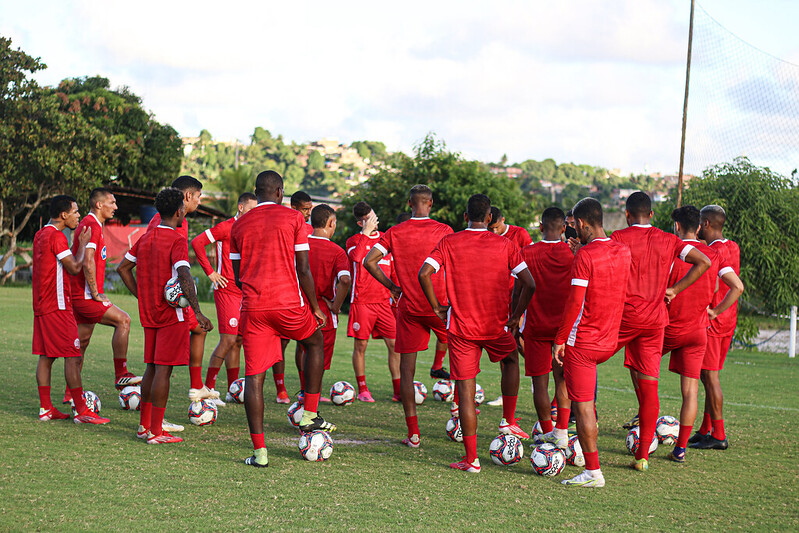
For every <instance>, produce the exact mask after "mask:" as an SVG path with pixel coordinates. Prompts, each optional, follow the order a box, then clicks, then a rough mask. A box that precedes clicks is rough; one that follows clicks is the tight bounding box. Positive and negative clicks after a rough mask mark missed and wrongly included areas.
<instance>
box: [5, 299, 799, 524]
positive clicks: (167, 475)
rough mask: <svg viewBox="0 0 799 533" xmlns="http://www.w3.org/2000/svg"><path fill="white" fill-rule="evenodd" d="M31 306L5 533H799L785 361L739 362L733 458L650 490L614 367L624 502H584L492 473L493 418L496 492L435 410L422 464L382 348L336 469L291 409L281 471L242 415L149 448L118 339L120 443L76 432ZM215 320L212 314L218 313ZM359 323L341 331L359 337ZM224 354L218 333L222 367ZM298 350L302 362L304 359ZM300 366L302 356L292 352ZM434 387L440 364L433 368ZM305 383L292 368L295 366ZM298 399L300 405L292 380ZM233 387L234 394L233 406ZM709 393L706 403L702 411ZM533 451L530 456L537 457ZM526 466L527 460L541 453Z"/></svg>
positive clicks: (711, 455)
mask: <svg viewBox="0 0 799 533" xmlns="http://www.w3.org/2000/svg"><path fill="white" fill-rule="evenodd" d="M30 298H31V291H30V289H29V288H5V289H2V288H0V333H1V334H2V339H3V341H2V344H1V345H0V360H2V361H3V367H2V369H3V375H4V377H5V380H4V385H3V387H0V411H2V416H0V449H2V453H0V457H1V458H2V470H0V530H15V531H18V530H67V531H77V530H120V529H132V530H145V529H163V528H169V529H177V530H188V529H196V530H210V529H214V530H240V529H255V530H310V529H315V530H328V529H332V530H335V531H339V530H356V529H358V530H364V529H369V530H390V531H400V530H409V529H412V530H431V529H438V530H445V531H449V530H455V529H467V530H508V529H514V530H521V529H522V528H525V529H527V528H535V529H553V530H554V529H562V528H563V527H564V526H565V527H576V528H579V529H581V530H589V529H604V530H633V529H642V528H643V529H648V530H649V529H653V530H664V531H665V530H669V531H673V530H682V529H687V528H690V527H693V528H703V529H705V528H709V529H719V528H724V529H729V528H736V529H747V530H776V529H793V530H796V529H797V527H799V512H798V511H797V510H798V509H799V498H797V496H798V495H799V494H798V490H799V479H797V478H798V477H799V468H797V466H796V457H797V454H798V453H799V449H798V447H797V444H796V443H797V438H799V431H797V426H796V425H794V423H793V422H794V421H795V419H796V416H797V414H798V413H799V392H797V391H798V390H799V389H797V386H796V383H797V379H799V366H798V365H799V364H798V363H797V362H796V361H792V360H789V359H788V358H787V357H785V356H784V355H772V354H755V353H747V352H737V351H736V352H733V353H731V354H730V356H729V358H728V363H727V369H726V370H725V371H724V373H723V378H722V379H723V384H724V387H725V393H726V398H725V399H726V401H727V405H726V411H725V420H726V423H727V431H728V434H729V436H730V437H729V438H730V442H731V447H730V449H729V450H727V451H724V452H719V451H706V452H702V451H694V450H690V451H689V454H688V463H687V464H685V465H676V464H674V463H671V462H669V461H667V460H666V458H665V455H666V453H667V449H666V448H665V447H661V448H660V449H658V451H657V452H655V454H654V455H653V458H652V460H651V462H650V470H649V472H648V473H645V474H641V473H637V472H634V471H632V470H630V469H628V468H627V465H628V463H629V462H630V456H629V455H628V454H627V451H626V449H625V446H624V436H625V432H624V430H622V429H621V428H620V427H619V426H620V424H621V423H622V422H623V421H626V420H628V419H629V418H630V417H631V416H632V415H633V414H634V412H635V408H636V406H635V395H634V394H633V393H632V391H631V388H630V387H631V385H630V381H629V377H628V373H627V372H626V371H625V369H624V368H623V367H622V358H621V357H620V356H616V357H614V358H613V359H611V360H610V361H609V362H608V363H606V364H604V365H602V366H601V367H600V372H599V374H600V376H599V380H600V381H599V383H600V392H599V405H598V407H599V415H600V420H599V422H600V426H599V447H600V460H601V461H602V468H603V471H604V473H605V478H606V480H607V486H606V487H605V488H603V489H599V490H587V489H583V490H580V489H571V490H567V489H565V488H564V487H562V486H561V485H560V484H559V481H560V480H561V479H564V477H565V476H567V475H568V476H571V475H574V474H576V473H578V472H579V469H577V468H574V467H567V468H566V470H565V472H564V473H563V474H561V475H560V476H558V477H557V478H554V479H552V478H542V477H539V476H536V475H535V474H534V473H533V471H532V469H531V467H530V464H529V460H528V459H524V460H523V462H522V463H520V464H517V465H515V466H513V467H510V468H502V467H498V466H495V465H493V464H492V463H491V461H490V459H489V457H488V445H489V442H490V440H491V439H492V438H493V437H494V436H495V434H496V433H495V432H496V424H497V423H498V421H499V418H500V416H501V413H500V410H499V409H498V408H491V407H488V406H486V407H484V408H483V412H482V414H481V415H480V426H479V438H478V447H479V453H480V458H481V461H482V463H483V471H482V472H481V473H480V474H479V475H469V474H466V473H463V472H458V471H454V470H451V469H449V468H447V464H448V463H449V462H451V461H452V460H453V459H456V458H458V457H460V455H461V454H462V451H463V449H462V447H461V445H459V444H455V443H452V442H450V441H449V440H448V439H447V437H446V436H445V434H444V424H445V422H446V420H447V418H448V417H449V415H448V405H445V404H442V403H440V402H434V401H432V399H431V398H428V401H427V402H426V403H425V405H423V406H422V407H421V408H420V410H419V417H420V425H421V429H422V433H423V446H422V448H420V449H418V450H411V449H408V448H405V447H403V446H401V445H400V443H399V441H400V439H401V438H402V437H404V436H405V424H404V420H403V415H402V408H401V406H400V405H397V404H393V403H391V402H390V395H391V384H390V380H389V377H388V370H387V367H386V363H385V360H386V356H385V347H384V346H382V345H380V344H378V343H377V342H372V343H370V349H369V351H368V354H367V378H368V380H369V384H370V388H371V390H372V392H373V394H374V396H375V398H376V399H377V403H375V404H371V405H367V404H360V403H359V404H356V405H352V406H348V407H343V408H336V407H332V406H330V405H329V404H326V405H327V406H326V407H323V410H324V414H325V416H326V417H328V418H329V419H330V420H332V421H334V422H335V423H336V424H338V426H339V428H340V431H339V432H337V433H336V434H334V441H335V443H336V447H335V451H334V453H333V456H332V458H331V459H330V460H329V461H327V462H325V463H318V464H317V463H307V462H305V461H303V460H302V459H301V458H300V456H299V453H298V452H297V449H296V442H297V433H296V430H294V429H293V428H291V427H290V426H289V425H288V422H287V421H286V417H285V412H286V408H285V406H282V405H280V406H279V405H276V404H274V403H271V400H272V399H273V397H274V394H273V392H274V388H273V385H272V383H271V380H268V389H267V393H268V398H269V400H270V402H269V403H268V404H267V406H266V424H267V427H266V432H267V444H268V446H269V453H270V468H268V469H254V468H249V467H245V466H244V465H243V464H242V463H241V460H242V459H243V458H244V457H245V456H247V455H249V454H250V452H251V444H250V442H249V436H248V432H247V426H246V420H245V416H244V409H243V406H238V405H237V406H232V407H229V408H223V409H222V410H221V412H220V417H219V419H218V421H217V422H216V424H214V425H213V426H210V427H206V428H197V427H193V426H190V427H187V428H186V431H185V432H184V433H183V436H184V437H185V442H184V443H183V444H180V445H175V446H158V447H156V446H146V445H144V444H143V443H142V442H141V441H139V440H137V439H136V438H135V436H134V433H135V429H136V424H137V423H138V414H137V413H135V412H126V411H122V410H121V409H120V408H119V404H118V402H117V400H116V392H115V391H114V389H113V386H112V378H113V367H112V364H111V355H110V334H111V330H110V328H106V327H102V326H98V327H97V329H96V331H95V336H94V339H93V341H92V344H91V346H90V348H89V352H88V356H87V359H86V364H85V369H84V373H83V378H84V387H85V388H87V389H90V390H94V391H95V392H97V393H98V394H99V396H100V398H101V399H102V400H103V414H104V415H106V416H109V417H110V418H111V423H110V424H108V425H107V426H103V427H87V426H77V425H74V424H72V423H71V422H50V423H39V422H38V420H37V416H36V415H37V412H38V400H37V393H36V382H35V377H34V369H35V366H36V358H35V357H34V356H32V355H30V338H31V328H32V311H31V304H30ZM113 301H114V302H115V303H117V304H118V305H120V306H121V307H122V308H123V309H125V310H127V311H128V312H130V313H131V315H132V316H133V319H134V324H135V326H134V328H133V330H132V333H131V350H130V366H131V368H132V369H133V370H134V371H138V372H141V371H142V370H143V363H142V362H141V361H142V355H141V354H142V338H143V337H142V330H141V328H140V327H138V317H137V313H136V303H135V300H134V299H133V298H131V297H129V296H122V295H114V296H113ZM203 308H204V309H205V310H206V312H207V314H208V316H214V313H213V312H212V309H211V306H210V305H209V304H203ZM343 322H344V320H342V323H343ZM338 341H339V342H338V344H337V347H336V353H335V357H334V361H333V368H332V370H331V371H330V372H329V374H328V375H326V376H325V386H326V387H329V386H330V385H331V384H332V383H333V382H334V381H336V380H339V379H345V380H347V381H350V382H351V383H354V376H353V372H352V366H351V363H350V353H351V349H352V342H351V341H350V340H349V339H347V338H346V336H345V328H344V327H341V328H340V333H339V339H338ZM216 342H217V335H216V333H211V334H210V335H209V337H208V341H207V343H206V358H207V357H208V356H209V354H210V352H211V350H212V349H213V348H214V346H215V345H216ZM292 350H293V346H292V347H290V348H289V351H292ZM292 353H293V351H292ZM420 361H421V362H420V372H419V374H420V375H421V376H422V381H424V382H425V383H426V384H427V386H428V389H431V386H432V383H433V380H431V379H430V378H429V377H427V376H426V375H425V372H424V371H425V370H426V369H427V368H428V367H429V364H430V363H431V361H432V353H431V352H428V353H426V354H423V355H420ZM289 366H291V367H293V364H292V365H289ZM665 368H666V366H665V365H664V371H663V379H662V381H661V394H662V399H661V412H662V413H663V414H672V415H676V414H677V413H678V410H679V403H680V402H679V399H678V397H679V386H678V383H679V382H678V379H677V378H676V376H674V375H673V374H671V373H669V372H667V371H666V370H665ZM287 377H288V379H287V386H288V388H289V390H292V391H293V390H296V389H297V388H298V381H297V378H296V376H295V373H294V372H293V371H289V372H287ZM479 382H480V384H481V385H483V387H484V388H485V389H486V396H487V398H488V399H492V398H494V397H496V396H497V395H498V393H499V369H498V367H497V366H495V365H492V364H490V363H488V362H487V359H484V371H483V372H482V373H481V374H480V376H479ZM63 385H64V378H63V366H62V365H61V364H60V363H57V364H56V365H54V379H53V398H54V399H56V400H58V399H60V397H59V394H61V391H62V390H63ZM224 386H225V378H224V372H222V374H221V376H220V386H219V387H218V388H224ZM187 388H188V372H187V371H186V370H184V369H180V370H178V371H177V372H176V373H175V377H174V379H173V383H172V394H171V399H170V403H169V406H168V408H167V418H168V419H170V420H172V421H175V422H180V423H184V424H186V423H187V420H186V409H187V406H188V401H187V400H186V399H185V395H186V389H187ZM529 390H530V389H529V380H528V379H526V378H523V379H522V387H521V392H520V400H519V413H518V416H520V417H521V418H522V425H523V426H524V427H525V428H530V427H532V424H533V422H534V421H535V419H534V417H533V409H532V399H531V395H530V392H529ZM701 396H702V393H701V392H700V402H701V401H702V397H701ZM528 450H529V447H528ZM526 451H527V450H526Z"/></svg>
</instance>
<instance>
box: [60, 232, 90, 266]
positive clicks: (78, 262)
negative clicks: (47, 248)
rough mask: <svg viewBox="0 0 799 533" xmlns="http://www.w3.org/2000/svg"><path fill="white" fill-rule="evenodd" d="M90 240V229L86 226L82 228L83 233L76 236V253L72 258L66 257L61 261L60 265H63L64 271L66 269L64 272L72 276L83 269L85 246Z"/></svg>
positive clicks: (70, 256)
mask: <svg viewBox="0 0 799 533" xmlns="http://www.w3.org/2000/svg"><path fill="white" fill-rule="evenodd" d="M91 238H92V229H91V228H90V227H88V226H84V228H83V231H81V232H80V235H78V249H77V253H76V254H75V255H74V256H73V255H67V256H66V257H64V258H63V259H61V265H63V267H64V269H66V271H67V272H69V273H70V274H72V275H73V276H74V275H76V274H78V273H79V272H80V271H81V269H82V268H83V261H84V258H85V255H86V245H87V244H88V243H89V240H90V239H91Z"/></svg>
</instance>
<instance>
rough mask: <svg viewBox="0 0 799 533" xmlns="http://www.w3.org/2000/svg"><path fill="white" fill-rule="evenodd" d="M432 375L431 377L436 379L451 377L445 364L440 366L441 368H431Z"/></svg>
mask: <svg viewBox="0 0 799 533" xmlns="http://www.w3.org/2000/svg"><path fill="white" fill-rule="evenodd" d="M430 377H431V378H436V379H449V372H447V371H446V370H444V367H443V366H442V367H441V368H439V369H436V370H433V369H432V368H431V369H430Z"/></svg>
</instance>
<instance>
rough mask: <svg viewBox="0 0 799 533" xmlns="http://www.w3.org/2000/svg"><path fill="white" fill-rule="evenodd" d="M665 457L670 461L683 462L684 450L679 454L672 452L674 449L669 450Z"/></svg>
mask: <svg viewBox="0 0 799 533" xmlns="http://www.w3.org/2000/svg"><path fill="white" fill-rule="evenodd" d="M667 457H668V458H669V459H671V460H672V461H674V462H675V463H680V464H683V463H685V452H682V453H681V454H679V455H677V454H676V453H674V450H672V451H671V452H669V455H667Z"/></svg>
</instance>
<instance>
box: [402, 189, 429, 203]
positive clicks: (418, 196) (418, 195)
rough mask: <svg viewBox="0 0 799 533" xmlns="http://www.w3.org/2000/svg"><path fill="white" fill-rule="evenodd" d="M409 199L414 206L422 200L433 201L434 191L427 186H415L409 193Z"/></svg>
mask: <svg viewBox="0 0 799 533" xmlns="http://www.w3.org/2000/svg"><path fill="white" fill-rule="evenodd" d="M408 199H409V200H410V202H411V203H412V204H416V202H418V201H420V200H424V201H427V200H432V199H433V191H432V190H431V189H430V187H428V186H427V185H421V184H420V185H414V186H413V187H411V191H410V193H408Z"/></svg>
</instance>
